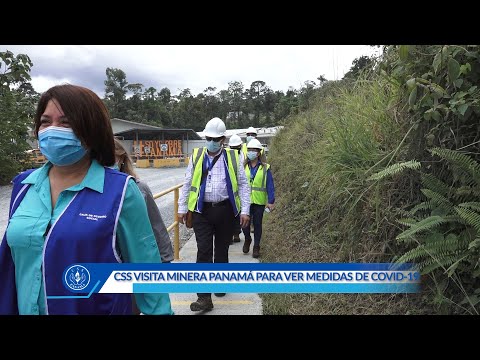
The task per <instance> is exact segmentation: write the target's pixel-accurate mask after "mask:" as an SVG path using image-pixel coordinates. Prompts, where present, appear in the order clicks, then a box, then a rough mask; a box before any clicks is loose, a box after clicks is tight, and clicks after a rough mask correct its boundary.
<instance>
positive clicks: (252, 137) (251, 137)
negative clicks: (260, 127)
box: [247, 136, 255, 144]
mask: <svg viewBox="0 0 480 360" xmlns="http://www.w3.org/2000/svg"><path fill="white" fill-rule="evenodd" d="M252 139H255V136H247V144H248V142H249V141H250V140H252Z"/></svg>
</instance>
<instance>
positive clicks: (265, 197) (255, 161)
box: [242, 139, 275, 258]
mask: <svg viewBox="0 0 480 360" xmlns="http://www.w3.org/2000/svg"><path fill="white" fill-rule="evenodd" d="M247 149H248V152H247V158H248V160H247V163H246V164H245V174H246V176H247V179H248V180H249V182H250V186H251V190H252V191H251V196H250V219H251V220H252V221H253V229H254V231H253V236H254V239H253V240H254V241H253V251H252V256H253V257H254V258H258V257H259V256H260V241H261V238H262V222H263V213H264V211H265V210H266V209H268V211H271V210H273V208H274V205H273V204H274V203H275V187H274V184H273V176H272V171H271V169H270V165H269V164H267V163H264V162H262V160H261V155H260V152H261V151H262V149H263V146H262V144H260V141H258V140H257V139H252V140H250V141H249V142H248V144H247ZM242 230H243V234H244V235H245V243H244V244H243V249H242V250H243V252H244V253H245V254H248V252H249V251H250V244H251V243H252V236H251V235H250V224H248V225H247V226H242Z"/></svg>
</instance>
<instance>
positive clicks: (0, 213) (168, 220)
mask: <svg viewBox="0 0 480 360" xmlns="http://www.w3.org/2000/svg"><path fill="white" fill-rule="evenodd" d="M185 170H186V168H185V167H181V168H163V169H155V168H147V169H135V171H136V172H137V174H138V177H139V179H141V180H142V181H144V182H145V183H147V184H148V186H150V189H151V190H152V193H153V194H156V193H159V192H160V191H163V190H166V189H168V188H170V187H172V186H175V185H177V184H181V183H182V182H183V179H184V176H185ZM11 192H12V186H11V185H7V186H0V234H1V235H0V236H3V234H4V232H5V229H6V227H7V223H8V207H9V206H10V194H11ZM156 202H157V205H158V207H159V209H160V213H161V214H162V218H163V221H164V222H165V225H166V226H167V227H168V226H169V225H170V224H172V223H173V192H171V193H169V194H167V195H164V196H162V197H161V198H159V199H157V200H156ZM192 234H193V230H192V229H187V228H186V227H185V226H184V225H180V248H181V247H182V246H183V244H184V243H185V242H186V241H187V240H188V239H189V238H190V236H191V235H192ZM170 238H171V239H172V241H173V230H172V231H170Z"/></svg>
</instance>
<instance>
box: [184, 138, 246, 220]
mask: <svg viewBox="0 0 480 360" xmlns="http://www.w3.org/2000/svg"><path fill="white" fill-rule="evenodd" d="M222 151H223V155H224V156H225V155H226V160H227V166H228V167H227V169H228V177H229V180H230V183H231V188H232V190H231V191H232V195H233V197H234V198H233V199H232V198H231V196H230V194H229V197H230V203H232V207H233V210H234V213H235V215H236V214H238V212H240V196H239V195H238V181H237V170H238V162H239V159H238V152H237V151H235V150H233V149H228V150H222ZM206 152H207V148H205V147H204V148H201V149H200V148H195V149H193V153H192V159H194V162H193V164H192V181H191V185H190V193H189V196H188V210H190V211H195V210H197V211H201V210H200V207H199V206H198V205H199V204H198V197H199V195H200V186H201V183H200V181H201V180H202V168H203V161H204V158H205V155H206ZM228 182H229V181H228V179H227V190H228V188H229V184H228Z"/></svg>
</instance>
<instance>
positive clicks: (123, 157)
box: [113, 138, 174, 315]
mask: <svg viewBox="0 0 480 360" xmlns="http://www.w3.org/2000/svg"><path fill="white" fill-rule="evenodd" d="M114 140H115V165H114V166H113V169H116V170H119V171H121V172H123V173H125V174H128V175H130V176H133V177H134V179H135V181H136V183H137V186H138V188H139V189H140V192H141V193H142V195H143V199H144V200H145V204H146V205H147V212H148V219H149V220H150V224H151V225H152V230H153V234H154V235H155V240H156V242H157V246H158V250H159V251H160V258H161V260H162V263H170V262H172V260H173V257H174V256H173V247H172V241H171V240H170V235H169V234H168V231H167V227H166V226H165V223H164V222H163V219H162V215H161V214H160V210H159V209H158V206H157V204H156V202H155V199H154V198H153V194H152V190H151V189H150V187H149V186H148V185H147V184H146V183H144V182H143V181H140V180H139V179H138V175H137V174H136V173H135V170H133V162H132V159H131V158H130V156H129V155H128V153H127V151H126V150H125V148H124V147H123V145H122V143H121V142H120V140H118V139H117V138H115V139H114ZM140 312H141V311H140V309H139V308H138V305H137V302H136V301H135V296H133V295H132V313H133V314H134V315H139V314H140Z"/></svg>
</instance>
